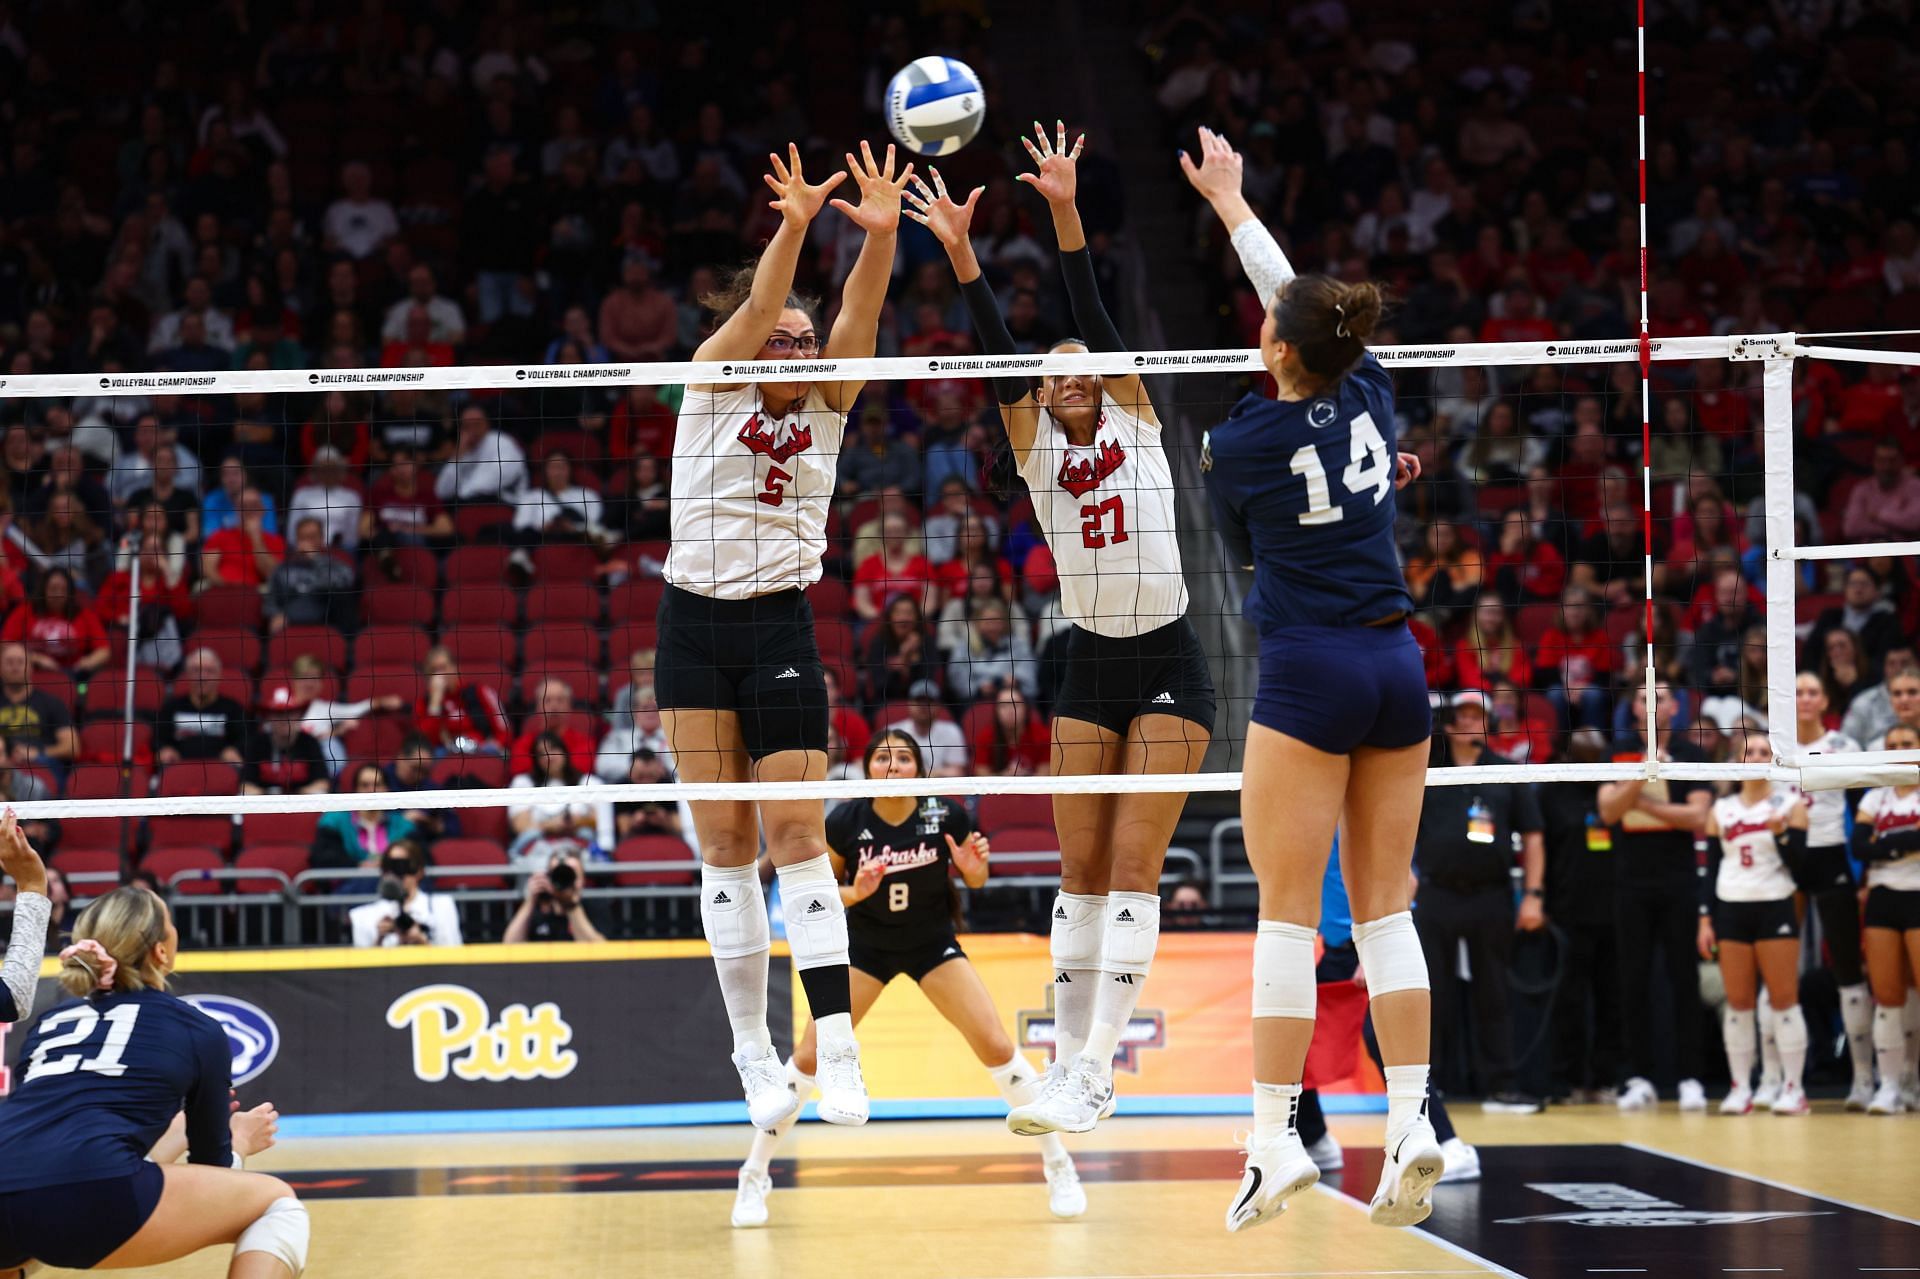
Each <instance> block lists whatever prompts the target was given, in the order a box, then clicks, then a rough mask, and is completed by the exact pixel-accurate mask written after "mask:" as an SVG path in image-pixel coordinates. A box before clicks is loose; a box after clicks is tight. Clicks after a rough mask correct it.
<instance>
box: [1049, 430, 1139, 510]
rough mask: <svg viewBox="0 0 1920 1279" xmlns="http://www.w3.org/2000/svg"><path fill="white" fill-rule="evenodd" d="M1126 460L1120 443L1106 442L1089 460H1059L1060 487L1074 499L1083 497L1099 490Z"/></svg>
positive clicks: (1069, 458)
mask: <svg viewBox="0 0 1920 1279" xmlns="http://www.w3.org/2000/svg"><path fill="white" fill-rule="evenodd" d="M1126 460H1127V451H1126V450H1125V449H1123V448H1121V447H1120V441H1118V440H1108V441H1107V442H1106V443H1105V444H1102V445H1101V446H1100V451H1099V452H1098V453H1096V454H1095V455H1094V456H1092V457H1089V458H1081V459H1078V460H1075V459H1074V458H1073V457H1071V456H1069V457H1063V458H1061V459H1060V475H1059V483H1060V487H1061V488H1063V489H1065V490H1066V491H1067V492H1069V493H1071V494H1073V495H1074V496H1075V497H1085V496H1086V495H1087V494H1089V493H1091V492H1093V491H1094V490H1095V489H1097V488H1099V487H1100V485H1101V484H1102V483H1103V482H1104V481H1105V480H1106V478H1107V477H1108V476H1109V475H1112V474H1113V473H1114V472H1115V471H1117V470H1119V469H1120V465H1121V463H1123V462H1125V461H1126Z"/></svg>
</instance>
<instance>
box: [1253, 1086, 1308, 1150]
mask: <svg viewBox="0 0 1920 1279" xmlns="http://www.w3.org/2000/svg"><path fill="white" fill-rule="evenodd" d="M1304 1091H1306V1085H1304V1084H1263V1083H1261V1082H1260V1081H1259V1080H1257V1079H1256V1080H1254V1081H1253V1143H1254V1145H1256V1146H1264V1145H1266V1144H1267V1143H1268V1142H1271V1141H1274V1140H1276V1139H1278V1138H1280V1137H1283V1136H1285V1137H1297V1136H1298V1135H1299V1132H1298V1130H1297V1129H1296V1128H1295V1127H1294V1124H1295V1123H1296V1121H1298V1119H1299V1117H1300V1094H1301V1093H1302V1092H1304Z"/></svg>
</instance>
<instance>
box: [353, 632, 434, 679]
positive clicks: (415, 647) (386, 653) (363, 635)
mask: <svg viewBox="0 0 1920 1279" xmlns="http://www.w3.org/2000/svg"><path fill="white" fill-rule="evenodd" d="M432 647H433V641H432V639H430V638H429V637H428V636H427V633H426V632H425V631H424V630H422V629H420V628H419V627H418V626H409V625H404V624H398V623H394V624H387V625H369V626H368V627H367V629H366V630H364V631H362V632H360V633H359V634H358V635H356V636H354V637H353V668H354V669H355V670H359V669H361V668H362V667H367V668H372V667H393V666H405V667H411V668H413V669H418V668H419V666H420V664H421V663H422V662H424V661H426V659H427V650H428V649H430V648H432Z"/></svg>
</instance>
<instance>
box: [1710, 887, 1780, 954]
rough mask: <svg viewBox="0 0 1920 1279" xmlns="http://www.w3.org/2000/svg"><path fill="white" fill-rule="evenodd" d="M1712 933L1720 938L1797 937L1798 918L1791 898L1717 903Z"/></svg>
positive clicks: (1749, 943)
mask: <svg viewBox="0 0 1920 1279" xmlns="http://www.w3.org/2000/svg"><path fill="white" fill-rule="evenodd" d="M1713 935H1714V936H1715V937H1717V938H1718V939H1719V940H1721V941H1743V942H1746V943H1747V944H1748V945H1752V944H1753V943H1754V942H1757V941H1783V940H1786V939H1789V938H1792V939H1798V938H1799V936H1800V919H1799V917H1798V916H1797V915H1795V914H1794V913H1793V899H1792V898H1790V897H1788V898H1782V899H1781V900H1779V901H1772V902H1716V903H1714V907H1713Z"/></svg>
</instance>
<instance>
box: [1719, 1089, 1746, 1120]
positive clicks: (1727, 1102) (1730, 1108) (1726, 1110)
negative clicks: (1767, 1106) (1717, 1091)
mask: <svg viewBox="0 0 1920 1279" xmlns="http://www.w3.org/2000/svg"><path fill="white" fill-rule="evenodd" d="M1720 1113H1721V1114H1723V1115H1750V1114H1752V1113H1753V1089H1751V1088H1749V1087H1747V1086H1746V1085H1745V1084H1735V1085H1734V1086H1733V1088H1732V1089H1731V1090H1730V1091H1729V1092H1728V1093H1727V1095H1726V1096H1725V1097H1723V1098H1721V1099H1720Z"/></svg>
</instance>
